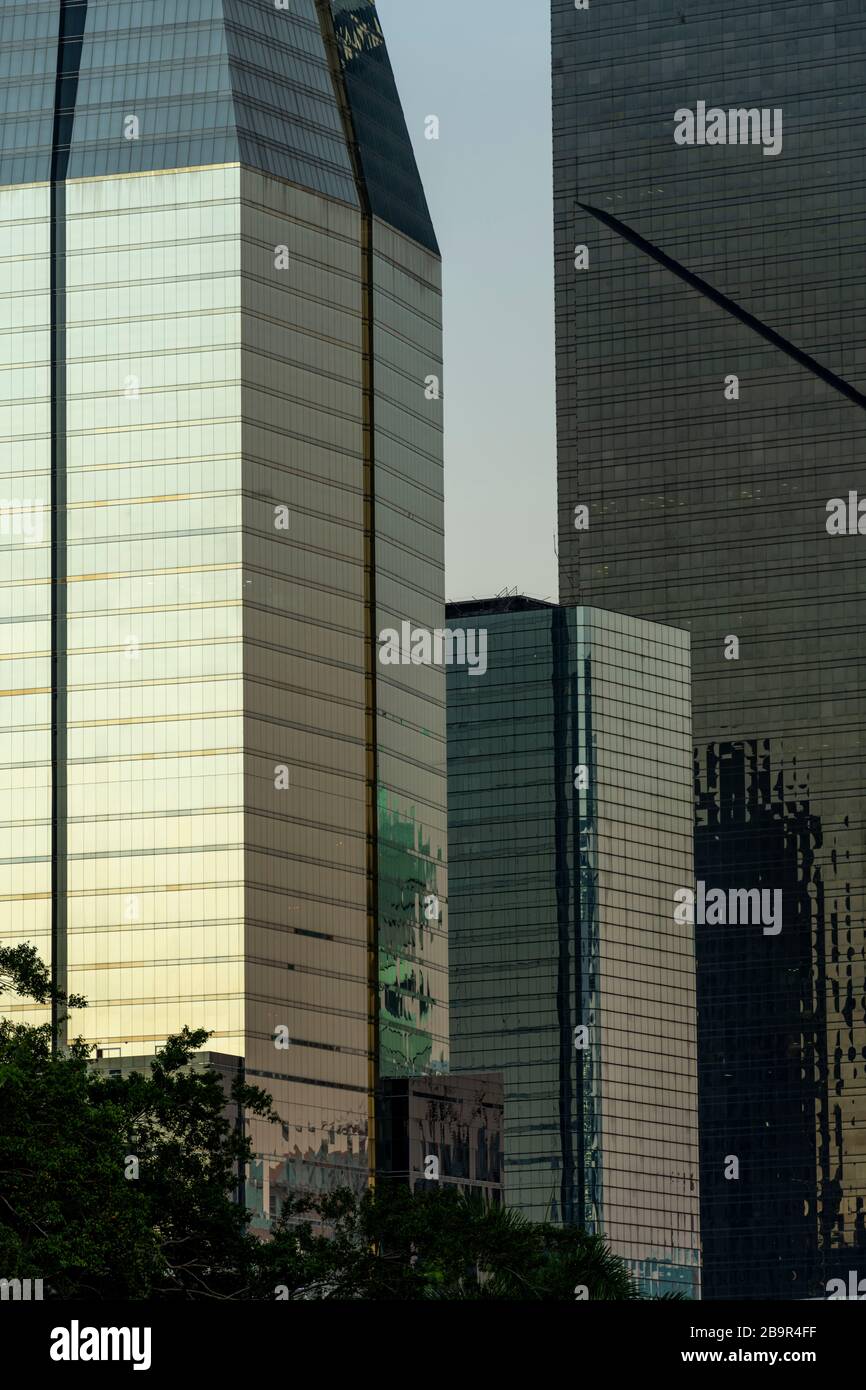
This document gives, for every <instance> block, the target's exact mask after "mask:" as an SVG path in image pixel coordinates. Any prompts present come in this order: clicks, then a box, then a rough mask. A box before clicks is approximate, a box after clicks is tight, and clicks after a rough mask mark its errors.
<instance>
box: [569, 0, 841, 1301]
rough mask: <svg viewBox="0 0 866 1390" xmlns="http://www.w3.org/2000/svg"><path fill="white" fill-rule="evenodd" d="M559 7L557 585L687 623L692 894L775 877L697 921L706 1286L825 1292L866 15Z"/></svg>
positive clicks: (831, 1201)
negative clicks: (695, 886)
mask: <svg viewBox="0 0 866 1390" xmlns="http://www.w3.org/2000/svg"><path fill="white" fill-rule="evenodd" d="M552 21H553V99H554V164H555V169H554V178H555V207H556V281H557V369H558V429H559V506H560V551H559V553H560V571H561V592H560V597H561V599H562V601H563V602H568V603H575V602H582V603H593V604H600V605H604V606H605V607H612V608H617V609H619V610H621V611H624V612H628V613H631V614H633V615H635V616H637V617H643V618H650V619H654V620H657V621H661V622H671V623H676V624H678V625H681V626H683V627H687V628H689V629H690V630H691V634H692V656H693V673H694V729H695V741H696V751H695V796H696V873H697V876H698V879H699V880H703V881H705V882H706V884H707V886H708V887H710V886H718V887H721V888H724V889H728V888H742V889H747V890H748V889H753V888H761V889H768V890H770V891H774V892H775V891H779V892H781V893H782V902H783V929H782V931H781V932H780V933H779V934H778V935H775V936H774V935H764V934H763V933H761V932H760V931H759V932H756V931H755V930H754V929H753V928H750V927H743V926H728V927H718V926H717V927H711V926H702V925H700V924H698V926H697V932H696V935H697V956H698V1005H699V1047H700V1105H701V1142H702V1172H701V1191H702V1203H703V1211H702V1231H703V1242H704V1262H705V1274H704V1283H705V1294H706V1295H707V1296H709V1297H719V1298H792V1297H793V1298H796V1297H804V1296H812V1297H820V1296H822V1295H823V1294H824V1291H825V1288H826V1283H827V1281H828V1280H829V1279H830V1278H833V1277H839V1276H841V1277H843V1278H845V1277H847V1271H848V1270H849V1269H851V1268H854V1267H855V1266H856V1260H857V1254H858V1252H859V1253H860V1254H861V1255H862V1251H863V1249H864V1246H866V1143H864V1138H863V1136H864V1133H866V1007H864V993H866V978H864V970H866V938H864V897H866V880H864V854H863V830H862V827H863V821H864V804H863V802H864V796H863V777H862V758H861V757H860V756H859V755H860V750H861V746H862V743H863V740H864V730H866V708H864V703H863V698H862V693H861V687H862V638H861V636H860V632H861V630H862V628H863V626H864V624H863V616H864V614H863V597H862V594H863V588H864V586H863V561H862V557H861V556H860V554H859V547H860V545H861V544H862V542H861V541H860V540H859V539H858V537H857V536H856V535H848V536H845V535H837V536H833V535H831V534H829V533H828V530H827V526H826V522H827V503H828V501H829V500H830V499H832V498H843V499H848V494H849V491H851V490H854V489H856V488H858V486H859V484H860V480H861V472H862V469H861V467H860V464H859V462H858V458H859V451H860V448H861V431H862V414H860V413H859V411H860V410H861V409H862V406H863V395H862V392H863V389H864V380H866V375H864V374H866V348H864V345H863V337H862V332H861V331H860V330H861V323H862V317H863V300H864V294H866V290H864V286H863V280H862V276H861V275H860V273H859V255H860V252H859V245H860V240H861V235H860V228H861V225H862V221H863V214H864V205H866V180H864V176H863V160H862V151H861V148H860V145H861V141H860V134H859V128H858V122H857V120H856V118H855V116H854V113H855V111H856V110H857V109H858V108H859V105H860V88H861V86H862V81H861V79H862V77H863V74H864V68H866V25H864V17H863V12H862V6H860V5H859V4H855V3H850V2H849V0H833V2H832V3H827V4H821V5H805V4H801V3H796V2H795V0H765V3H763V4H761V5H749V4H735V5H733V6H732V5H727V6H718V5H715V4H711V3H710V2H709V0H696V3H693V4H691V5H689V6H683V5H680V4H674V3H671V2H670V0H655V2H654V3H652V4H650V5H648V6H635V5H633V4H631V3H630V2H629V0H608V3H606V4H603V5H602V4H599V5H596V4H592V5H591V7H590V8H589V9H587V10H586V11H579V10H576V9H575V6H574V5H573V3H572V0H553V3H552ZM701 103H703V106H702V107H701V105H700V104H701ZM715 110H721V112H722V114H723V116H727V117H728V118H729V117H730V114H731V113H733V115H734V116H735V117H736V119H737V124H738V128H739V123H740V116H738V115H737V113H738V112H742V114H743V115H744V116H745V117H746V118H747V119H748V120H749V121H752V120H753V118H752V116H751V115H750V113H751V112H752V111H754V113H755V116H756V117H757V118H758V120H759V121H763V119H764V117H762V114H761V113H765V116H766V120H767V129H768V130H769V129H770V127H771V125H772V127H773V128H774V129H775V130H776V133H777V134H778V136H779V137H780V141H779V147H778V148H775V149H771V148H769V147H768V145H767V142H763V143H764V145H765V147H764V148H761V144H760V143H755V141H754V140H752V141H751V142H750V143H742V142H741V141H740V139H739V138H734V139H730V138H727V137H728V136H730V135H731V134H732V133H733V134H734V135H735V136H736V135H737V134H738V130H737V131H734V132H732V129H731V125H730V120H729V119H728V121H727V122H725V135H726V138H725V140H724V142H720V141H719V140H718V138H717V136H718V126H717V125H716V126H715V127H714V132H713V136H712V139H710V138H708V130H707V127H706V124H705V122H704V124H701V119H702V118H701V111H703V113H704V118H706V116H707V115H709V114H710V113H711V112H712V111H715ZM684 112H685V113H686V116H688V115H691V116H693V117H694V122H695V124H694V125H693V129H692V134H693V136H694V139H693V141H692V143H688V133H689V132H688V121H687V120H686V116H684V115H683V113H684ZM714 119H715V118H714ZM678 124H679V125H680V129H681V139H682V143H680V142H678V141H677V140H675V130H676V128H677V125H678ZM763 129H764V127H763V125H761V130H762V132H763ZM753 133H754V131H753ZM761 141H763V134H762V136H761ZM581 507H585V508H586V509H587V514H586V516H584V515H583V514H582V513H581V512H580V511H579V510H578V509H579V508H581ZM855 529H856V527H855ZM732 639H736V641H735V642H734V641H733V640H732ZM732 1157H733V1158H736V1159H737V1160H738V1166H739V1173H738V1176H732V1164H731V1162H730V1159H731V1158H732Z"/></svg>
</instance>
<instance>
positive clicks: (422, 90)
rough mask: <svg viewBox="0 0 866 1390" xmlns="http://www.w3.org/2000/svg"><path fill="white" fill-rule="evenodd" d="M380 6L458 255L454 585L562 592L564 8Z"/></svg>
mask: <svg viewBox="0 0 866 1390" xmlns="http://www.w3.org/2000/svg"><path fill="white" fill-rule="evenodd" d="M377 9H378V12H379V16H380V19H381V22H382V28H383V30H384V32H385V37H386V40H387V43H388V50H389V53H390V55H391V62H392V65H393V68H394V73H395V76H396V79H397V85H398V88H399V91H400V96H401V99H402V102H403V109H404V111H405V113H406V121H407V124H408V126H409V132H410V134H411V136H412V142H413V144H414V146H415V154H416V158H417V160H418V166H419V168H420V171H421V177H422V179H423V181H424V187H425V190H426V192H427V199H428V202H429V204H430V211H431V213H432V216H433V223H434V225H435V228H436V234H437V236H438V239H439V245H440V248H441V250H442V257H443V262H444V290H445V296H444V317H445V372H444V381H443V388H444V396H445V546H446V549H445V555H446V574H445V578H446V591H447V596H448V598H449V599H465V598H472V597H486V596H489V595H492V594H497V593H499V592H500V591H502V590H504V589H517V590H518V592H520V593H526V594H532V595H533V596H535V597H537V598H552V599H555V598H556V597H557V577H556V553H555V549H554V547H555V531H556V418H555V391H554V388H555V377H554V330H553V322H554V318H553V207H552V191H551V179H552V175H551V117H550V15H549V9H548V6H547V5H546V4H545V3H543V2H542V0H537V2H536V3H535V4H532V5H508V6H503V5H502V3H501V0H471V3H467V0H437V3H436V4H435V5H432V4H429V3H427V0H377ZM428 116H437V117H438V118H439V138H438V140H432V139H427V138H426V137H425V128H426V121H427V117H428Z"/></svg>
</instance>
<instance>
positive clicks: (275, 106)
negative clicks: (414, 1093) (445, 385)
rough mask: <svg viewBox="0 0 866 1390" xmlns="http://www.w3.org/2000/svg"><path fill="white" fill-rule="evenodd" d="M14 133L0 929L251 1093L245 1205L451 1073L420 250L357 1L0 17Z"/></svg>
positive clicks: (368, 1143)
mask: <svg viewBox="0 0 866 1390" xmlns="http://www.w3.org/2000/svg"><path fill="white" fill-rule="evenodd" d="M0 115H2V120H0V262H2V265H3V267H4V275H3V282H2V286H0V367H2V369H3V370H2V372H0V377H2V380H3V383H4V391H3V394H2V397H0V474H2V478H3V483H2V487H0V494H2V499H0V521H2V533H0V584H2V586H3V592H4V607H3V621H2V623H0V638H2V643H3V645H2V650H0V656H2V658H3V666H4V670H5V684H4V685H3V701H2V727H0V742H2V747H0V763H2V767H3V773H2V787H0V809H2V817H0V820H2V834H3V837H4V838H3V843H4V846H5V849H4V851H3V855H2V890H0V899H2V903H0V909H2V910H0V937H2V939H4V940H5V941H6V942H8V943H11V942H14V941H16V940H28V941H32V942H33V943H34V944H35V945H37V947H38V948H39V950H40V953H41V954H42V956H43V958H44V959H45V960H46V961H47V962H49V963H50V965H51V968H52V970H53V973H54V976H55V979H56V980H57V982H58V983H59V984H61V985H67V984H68V987H69V988H70V989H71V990H74V991H75V992H77V993H81V994H83V995H84V996H85V997H86V998H87V999H88V1000H89V1005H90V1007H89V1008H88V1010H87V1012H86V1013H85V1014H83V1015H80V1016H76V1017H75V1019H74V1025H75V1026H76V1027H80V1028H81V1029H82V1031H84V1032H85V1034H86V1036H87V1037H88V1038H89V1039H90V1040H91V1041H93V1042H95V1043H98V1044H99V1046H100V1048H101V1050H102V1051H103V1054H104V1056H105V1057H106V1058H111V1059H115V1058H118V1057H119V1058H120V1059H121V1062H120V1063H118V1065H122V1059H123V1058H125V1057H134V1056H140V1055H142V1054H144V1053H146V1052H147V1051H148V1050H152V1049H153V1048H154V1047H156V1046H158V1045H159V1044H160V1043H161V1042H162V1041H163V1040H164V1039H165V1037H166V1036H167V1035H168V1034H169V1033H171V1032H174V1031H176V1030H177V1029H178V1028H180V1027H181V1026H183V1025H184V1024H186V1023H188V1024H189V1025H190V1026H194V1027H205V1028H208V1029H210V1030H211V1031H212V1042H211V1046H212V1047H213V1049H214V1051H215V1052H218V1053H220V1054H224V1055H233V1056H237V1057H243V1058H244V1059H245V1065H246V1070H247V1074H248V1075H249V1076H250V1077H261V1078H264V1082H263V1084H264V1085H266V1086H267V1087H268V1089H269V1090H271V1091H272V1093H273V1095H274V1099H275V1103H276V1107H277V1109H278V1111H279V1112H280V1114H281V1116H282V1117H284V1120H285V1123H284V1125H283V1129H282V1131H280V1130H278V1129H275V1127H272V1126H263V1127H261V1128H260V1131H259V1132H258V1133H257V1134H256V1136H255V1139H256V1147H257V1150H258V1152H259V1153H260V1155H261V1156H262V1162H263V1165H264V1174H263V1177H262V1182H261V1187H262V1192H263V1195H262V1203H263V1207H264V1211H265V1213H266V1214H267V1212H268V1211H273V1210H275V1209H278V1205H279V1202H278V1194H279V1193H280V1192H283V1191H285V1190H287V1189H290V1188H293V1187H298V1186H306V1187H314V1188H316V1189H321V1188H324V1187H328V1186H330V1185H333V1184H335V1183H346V1182H348V1183H355V1184H357V1185H360V1186H363V1185H364V1183H366V1182H367V1180H368V1177H369V1174H370V1170H371V1167H373V1166H374V1165H375V1162H376V1157H375V1114H376V1106H375V1100H376V1089H377V1086H378V1083H379V1082H380V1080H381V1079H382V1078H401V1077H405V1078H412V1077H415V1076H421V1075H427V1074H429V1073H431V1072H439V1071H442V1070H444V1069H445V1068H446V1066H447V1046H448V1017H447V946H446V931H445V922H444V904H445V903H446V901H447V888H446V883H445V877H444V875H445V838H446V825H445V754H444V736H445V682H444V673H443V671H442V670H441V669H435V668H430V667H424V668H422V667H411V668H410V669H408V670H403V669H399V670H398V671H397V672H396V674H395V673H394V672H393V671H392V670H390V669H389V668H379V667H378V663H377V660H376V651H377V646H376V640H375V639H376V635H377V633H378V632H379V631H380V630H381V629H382V628H383V627H395V626H396V627H398V628H399V626H400V624H401V623H402V622H404V621H408V622H410V623H413V624H420V625H422V626H424V627H427V628H433V627H437V626H441V623H442V620H443V617H444V601H443V600H444V579H443V569H444V563H443V562H444V557H443V551H444V543H443V517H442V401H441V393H440V392H439V391H436V392H432V391H431V390H430V389H429V382H430V380H431V378H435V379H436V381H437V382H438V381H440V380H441V374H442V362H441V263H440V259H439V254H438V249H437V245H436V239H435V236H434V233H433V228H432V226H431V222H430V217H429V214H428V211H427V205H426V202H425V198H424V193H423V189H422V187H421V182H420V179H419V176H418V172H417V169H416V166H415V162H414V158H413V155H412V146H411V141H410V138H409V134H408V131H407V129H406V124H405V121H404V118H403V115H402V111H401V107H400V102H399V98H398V94H397V89H396V86H395V81H394V76H393V73H392V71H391V66H390V63H389V60H388V55H387V51H386V47H385V41H384V37H383V34H382V29H381V27H380V24H379V20H378V17H377V13H376V8H375V5H374V4H372V3H359V2H358V0H287V2H286V3H282V2H281V0H279V2H278V0H146V3H142V4H130V3H126V0H0ZM431 901H432V902H434V903H435V905H436V911H435V912H431V911H430V910H429V902H431ZM425 903H427V905H428V906H427V908H426V909H425ZM30 1013H31V1016H32V1017H34V1018H36V1019H39V1021H42V1018H43V1015H42V1013H41V1012H40V1011H39V1010H33V1011H30ZM275 1194H276V1196H275Z"/></svg>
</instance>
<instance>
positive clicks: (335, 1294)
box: [262, 1182, 639, 1302]
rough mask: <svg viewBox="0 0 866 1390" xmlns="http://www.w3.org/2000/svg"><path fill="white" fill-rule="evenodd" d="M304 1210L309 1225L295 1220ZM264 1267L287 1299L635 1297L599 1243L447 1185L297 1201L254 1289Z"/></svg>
mask: <svg viewBox="0 0 866 1390" xmlns="http://www.w3.org/2000/svg"><path fill="white" fill-rule="evenodd" d="M311 1211H312V1212H314V1213H315V1215H316V1217H317V1218H318V1223H319V1224H318V1225H315V1224H313V1223H312V1222H310V1221H308V1220H303V1219H302V1218H303V1217H304V1215H305V1213H309V1212H311ZM299 1218H301V1219H299ZM323 1228H324V1229H323ZM268 1270H269V1271H270V1277H271V1278H273V1282H274V1286H275V1287H276V1288H281V1290H282V1292H281V1296H282V1297H285V1298H297V1299H300V1298H304V1299H309V1298H330V1299H346V1298H351V1299H371V1300H383V1299H387V1300H400V1301H405V1300H415V1299H430V1298H435V1299H459V1300H461V1301H465V1300H517V1301H521V1302H522V1301H526V1300H532V1301H536V1300H543V1301H546V1302H551V1301H565V1302H574V1300H575V1298H576V1297H578V1290H580V1296H582V1297H589V1298H594V1299H616V1300H624V1299H636V1298H638V1297H639V1295H638V1292H637V1289H636V1286H635V1284H634V1282H633V1280H632V1278H631V1276H630V1275H629V1273H628V1270H627V1269H626V1266H625V1265H624V1263H623V1261H622V1260H620V1259H618V1258H617V1257H616V1256H614V1255H612V1254H611V1252H610V1251H609V1250H608V1248H607V1247H606V1246H605V1244H604V1241H603V1240H601V1238H600V1237H598V1236H592V1235H587V1233H586V1232H585V1231H581V1230H578V1229H576V1228H574V1227H571V1228H567V1229H562V1228H559V1227H555V1226H549V1225H546V1224H533V1223H532V1222H530V1221H528V1220H527V1219H526V1217H524V1216H523V1215H522V1214H521V1213H520V1212H518V1211H516V1210H514V1209H513V1208H506V1207H502V1206H494V1205H491V1204H488V1203H485V1202H484V1201H482V1200H481V1198H480V1197H478V1196H476V1195H465V1194H463V1193H461V1192H459V1191H458V1190H456V1189H455V1188H452V1187H447V1186H446V1187H442V1188H438V1189H427V1190H424V1191H416V1192H415V1193H412V1192H410V1191H409V1189H408V1188H407V1187H405V1186H402V1185H397V1184H395V1183H390V1182H385V1183H383V1184H380V1185H379V1186H378V1187H377V1188H376V1189H375V1190H372V1191H367V1192H364V1193H363V1194H362V1195H360V1196H359V1195H358V1194H356V1193H353V1192H351V1191H349V1190H348V1189H344V1190H342V1191H339V1192H335V1193H332V1194H329V1195H328V1196H326V1197H323V1198H319V1199H317V1200H315V1201H312V1200H308V1201H305V1200H304V1199H298V1201H296V1202H295V1203H294V1204H292V1206H291V1208H290V1209H289V1211H288V1213H287V1215H286V1216H285V1217H284V1218H283V1221H282V1222H281V1224H280V1226H279V1228H278V1230H277V1233H276V1236H275V1239H274V1241H273V1243H272V1244H271V1245H270V1246H269V1247H266V1248H265V1250H264V1252H263V1257H262V1289H264V1286H265V1284H266V1282H267V1273H266V1271H268ZM584 1290H585V1291H586V1292H585V1293H584V1292H583V1291H584Z"/></svg>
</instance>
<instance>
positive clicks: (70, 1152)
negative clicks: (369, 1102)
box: [0, 946, 276, 1299]
mask: <svg viewBox="0 0 866 1390" xmlns="http://www.w3.org/2000/svg"><path fill="white" fill-rule="evenodd" d="M0 988H3V989H5V990H7V991H9V990H11V991H12V992H14V993H15V994H18V995H29V996H30V997H32V998H34V999H36V1000H38V1002H40V1003H44V1002H46V1001H47V1000H48V999H50V998H54V997H57V996H56V995H55V994H54V993H53V992H52V989H51V984H50V980H49V978H48V974H47V971H46V970H45V967H44V965H43V964H42V962H41V961H40V960H39V958H38V956H37V955H36V952H35V950H34V948H33V947H32V946H18V947H13V948H3V949H2V950H0ZM62 1002H64V1003H66V1004H67V1005H68V1006H69V1007H83V1006H84V1001H83V1000H80V999H78V998H76V997H75V996H72V997H70V998H69V999H68V1000H62ZM208 1037H209V1034H208V1033H207V1032H206V1031H205V1030H203V1029H201V1030H198V1031H194V1032H193V1031H190V1030H189V1029H187V1028H185V1029H184V1030H183V1032H182V1033H181V1034H179V1035H178V1036H177V1037H173V1038H170V1039H169V1040H168V1042H167V1044H166V1046H165V1047H164V1048H162V1049H161V1050H160V1051H159V1052H158V1053H157V1055H156V1057H155V1058H154V1060H153V1061H152V1062H151V1064H150V1074H149V1075H143V1074H141V1073H133V1074H132V1075H128V1076H107V1077H106V1076H103V1075H101V1074H99V1073H97V1072H95V1071H94V1070H93V1068H92V1067H90V1066H89V1064H88V1063H89V1057H90V1053H91V1050H92V1049H91V1048H90V1047H88V1046H87V1045H86V1044H85V1043H83V1042H81V1041H80V1040H78V1041H76V1042H74V1043H72V1044H71V1045H70V1047H69V1048H68V1050H67V1051H66V1052H65V1053H63V1054H54V1053H53V1052H52V1030H51V1025H50V1024H43V1025H42V1026H41V1027H34V1026H31V1025H27V1024H16V1023H13V1022H11V1021H9V1020H8V1019H4V1020H2V1021H0V1272H2V1277H4V1278H7V1279H14V1278H20V1279H26V1278H35V1279H42V1280H43V1283H44V1285H45V1287H46V1290H47V1291H48V1292H49V1294H50V1295H53V1296H55V1297H59V1298H124V1299H125V1298H171V1297H180V1298H226V1297H239V1296H244V1292H245V1286H246V1283H247V1282H248V1279H249V1276H250V1273H251V1272H252V1271H254V1268H255V1257H256V1255H257V1253H258V1251H259V1249H260V1245H259V1242H258V1241H257V1240H256V1239H255V1238H254V1237H252V1236H250V1235H249V1233H248V1230H247V1227H248V1222H249V1217H248V1214H247V1213H246V1211H245V1210H244V1208H243V1207H242V1206H239V1205H238V1204H237V1203H236V1202H235V1201H234V1200H233V1197H234V1189H235V1187H236V1174H237V1172H238V1165H239V1164H244V1163H246V1162H247V1161H248V1160H249V1158H250V1157H251V1150H250V1142H249V1139H248V1138H247V1137H246V1136H245V1135H243V1134H242V1133H240V1132H239V1131H238V1130H237V1129H236V1128H235V1126H234V1125H233V1124H232V1123H231V1121H230V1120H229V1119H228V1118H227V1116H226V1109H227V1096H226V1093H225V1089H224V1087H223V1083H222V1080H221V1078H220V1076H219V1073H218V1072H217V1071H216V1070H214V1069H213V1068H211V1069H208V1070H206V1071H203V1072H192V1071H190V1070H189V1069H188V1067H189V1062H190V1060H191V1058H192V1056H193V1054H194V1053H195V1052H196V1051H198V1050H199V1049H201V1048H202V1047H203V1046H204V1044H205V1043H206V1041H207V1039H208ZM232 1099H233V1100H234V1101H235V1102H236V1103H238V1104H240V1105H242V1106H244V1108H245V1110H246V1112H247V1113H251V1114H255V1115H259V1116H263V1117H265V1118H271V1119H274V1120H275V1119H276V1116H275V1115H274V1114H273V1110H272V1106H271V1100H270V1097H269V1096H268V1095H267V1094H266V1093H265V1092H264V1091H261V1090H259V1089H258V1088H257V1087H252V1086H247V1085H245V1084H244V1083H243V1082H240V1081H236V1082H235V1085H234V1087H233V1088H232ZM131 1160H134V1161H131Z"/></svg>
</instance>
